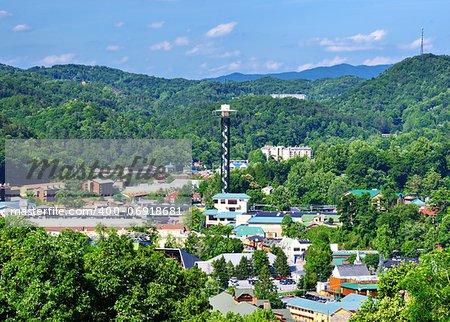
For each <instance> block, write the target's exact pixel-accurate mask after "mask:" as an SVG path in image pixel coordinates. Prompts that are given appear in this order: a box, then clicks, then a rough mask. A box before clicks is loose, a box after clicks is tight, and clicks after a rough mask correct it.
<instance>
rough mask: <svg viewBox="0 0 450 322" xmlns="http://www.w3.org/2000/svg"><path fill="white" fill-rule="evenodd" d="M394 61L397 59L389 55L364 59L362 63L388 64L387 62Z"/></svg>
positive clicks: (369, 64)
mask: <svg viewBox="0 0 450 322" xmlns="http://www.w3.org/2000/svg"><path fill="white" fill-rule="evenodd" d="M395 62H397V60H395V59H393V58H391V57H383V56H377V57H374V58H370V59H366V60H365V61H363V65H367V66H375V65H388V64H393V63H395Z"/></svg>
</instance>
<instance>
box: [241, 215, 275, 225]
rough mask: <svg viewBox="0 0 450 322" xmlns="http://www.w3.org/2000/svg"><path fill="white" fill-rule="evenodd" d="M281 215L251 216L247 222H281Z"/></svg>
mask: <svg viewBox="0 0 450 322" xmlns="http://www.w3.org/2000/svg"><path fill="white" fill-rule="evenodd" d="M282 221H283V217H259V216H256V217H252V218H250V219H249V220H248V221H247V222H248V223H249V224H281V222H282Z"/></svg>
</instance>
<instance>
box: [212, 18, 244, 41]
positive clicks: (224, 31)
mask: <svg viewBox="0 0 450 322" xmlns="http://www.w3.org/2000/svg"><path fill="white" fill-rule="evenodd" d="M236 25H237V22H235V21H232V22H229V23H222V24H220V25H217V26H216V27H214V28H212V29H210V30H209V31H208V32H207V33H206V37H209V38H215V37H221V36H225V35H228V34H229V33H230V32H232V31H233V29H234V27H236Z"/></svg>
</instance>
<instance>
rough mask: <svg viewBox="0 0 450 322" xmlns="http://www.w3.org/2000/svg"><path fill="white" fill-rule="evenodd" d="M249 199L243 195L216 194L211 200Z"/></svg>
mask: <svg viewBox="0 0 450 322" xmlns="http://www.w3.org/2000/svg"><path fill="white" fill-rule="evenodd" d="M233 198H236V199H250V196H249V195H247V194H245V193H218V194H215V195H214V196H213V199H233Z"/></svg>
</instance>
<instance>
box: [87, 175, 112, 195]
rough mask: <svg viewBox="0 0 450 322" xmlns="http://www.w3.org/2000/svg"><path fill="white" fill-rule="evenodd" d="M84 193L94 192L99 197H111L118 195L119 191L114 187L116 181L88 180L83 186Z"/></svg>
mask: <svg viewBox="0 0 450 322" xmlns="http://www.w3.org/2000/svg"><path fill="white" fill-rule="evenodd" d="M81 189H82V190H83V191H90V192H94V193H96V194H97V195H99V196H111V195H113V194H115V193H117V189H116V188H115V187H114V181H112V180H110V179H106V180H105V179H93V180H86V181H85V182H83V185H82V186H81Z"/></svg>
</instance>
